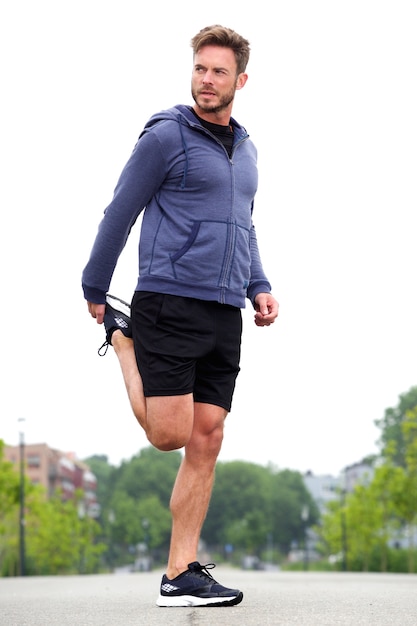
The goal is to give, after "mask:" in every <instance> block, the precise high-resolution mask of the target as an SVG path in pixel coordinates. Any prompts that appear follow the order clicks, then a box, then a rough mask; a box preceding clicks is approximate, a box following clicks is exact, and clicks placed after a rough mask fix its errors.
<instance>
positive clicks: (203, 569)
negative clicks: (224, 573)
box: [191, 563, 217, 582]
mask: <svg viewBox="0 0 417 626" xmlns="http://www.w3.org/2000/svg"><path fill="white" fill-rule="evenodd" d="M215 567H216V565H215V564H214V563H207V564H206V565H199V566H196V565H195V566H193V568H192V570H191V572H192V573H193V574H197V576H201V578H210V580H213V581H214V582H217V581H216V580H214V578H213V576H212V575H211V574H210V572H208V571H207V570H209V569H214V568H215Z"/></svg>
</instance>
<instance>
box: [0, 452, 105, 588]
mask: <svg viewBox="0 0 417 626" xmlns="http://www.w3.org/2000/svg"><path fill="white" fill-rule="evenodd" d="M3 450H4V446H3V442H1V441H0V531H1V532H0V574H1V575H2V576H15V575H17V573H18V571H19V488H20V475H19V473H18V472H17V471H16V469H15V467H14V466H13V464H12V463H8V462H7V461H5V460H4V458H3ZM24 491H25V513H24V518H25V519H24V521H25V533H24V535H25V556H26V563H25V565H26V568H25V569H26V573H27V574H28V575H31V574H49V575H51V574H68V573H80V574H83V573H91V572H96V571H98V567H99V564H100V555H101V553H102V552H103V551H104V549H105V546H104V544H100V543H99V542H98V541H97V535H98V534H99V531H100V527H99V525H98V524H97V522H96V521H94V520H93V519H91V518H89V517H84V518H81V517H80V515H79V508H78V505H79V501H80V499H81V496H82V493H81V492H80V493H78V494H76V495H77V498H76V500H75V501H70V502H62V500H61V497H60V494H59V493H57V494H55V496H54V497H53V498H51V499H47V497H46V494H45V491H44V489H43V488H42V487H40V486H39V485H32V484H31V483H30V481H29V480H28V479H27V478H26V477H25V482H24Z"/></svg>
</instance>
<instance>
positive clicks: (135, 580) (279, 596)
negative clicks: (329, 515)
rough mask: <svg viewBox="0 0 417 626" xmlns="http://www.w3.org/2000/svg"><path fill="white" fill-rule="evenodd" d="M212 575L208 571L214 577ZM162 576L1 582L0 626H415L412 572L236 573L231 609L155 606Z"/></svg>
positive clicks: (224, 576)
mask: <svg viewBox="0 0 417 626" xmlns="http://www.w3.org/2000/svg"><path fill="white" fill-rule="evenodd" d="M213 574H214V572H213ZM161 575H162V572H161V571H153V572H149V573H142V572H138V573H133V574H129V573H124V574H102V575H93V576H53V577H52V576H48V577H27V578H0V624H1V625H2V626H3V625H4V626H38V625H39V626H66V625H69V624H71V626H74V625H76V626H130V625H135V626H138V625H144V626H156V625H158V626H160V625H161V624H163V625H165V624H166V625H168V626H171V625H172V626H176V625H180V624H181V626H200V625H201V626H202V625H209V626H261V625H264V624H267V625H271V626H293V625H297V626H339V625H342V626H344V625H349V626H353V625H354V626H361V625H362V624H363V625H364V626H373V625H375V626H376V625H377V626H388V625H392V624H395V625H396V626H408V625H410V626H411V625H412V626H416V625H417V575H412V574H410V575H408V574H356V573H316V572H280V571H276V572H274V571H270V572H269V571H260V572H252V571H243V570H237V569H236V570H232V569H228V568H223V567H217V568H216V570H215V578H216V579H217V580H219V582H221V583H222V584H224V585H227V586H230V587H234V588H236V587H238V588H240V589H241V590H242V591H243V593H244V598H243V602H242V603H241V604H239V605H238V606H234V607H211V608H209V607H200V608H159V607H157V606H156V604H155V601H156V598H157V595H158V590H159V583H160V578H161Z"/></svg>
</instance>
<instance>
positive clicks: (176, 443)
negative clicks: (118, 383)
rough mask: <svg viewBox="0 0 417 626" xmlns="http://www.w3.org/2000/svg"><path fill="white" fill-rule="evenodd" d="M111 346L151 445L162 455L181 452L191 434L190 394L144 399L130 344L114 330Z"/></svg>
mask: <svg viewBox="0 0 417 626" xmlns="http://www.w3.org/2000/svg"><path fill="white" fill-rule="evenodd" d="M112 345H113V347H114V350H115V353H116V355H117V358H118V359H119V363H120V367H121V370H122V375H123V379H124V382H125V386H126V390H127V394H128V397H129V401H130V404H131V407H132V410H133V413H134V415H135V417H136V419H137V420H138V422H139V424H140V425H141V426H142V428H143V429H144V431H145V433H146V436H147V438H148V440H149V441H150V443H151V444H152V445H153V446H155V448H157V449H158V450H162V451H165V452H167V451H169V450H178V449H179V448H183V447H184V446H185V445H186V444H187V443H188V441H189V439H190V437H191V433H192V430H193V419H194V405H193V400H192V394H185V395H181V396H154V397H151V398H145V396H144V393H143V385H142V379H141V377H140V374H139V370H138V366H137V362H136V355H135V350H134V346H133V340H132V339H130V338H129V337H125V335H123V333H122V332H121V331H120V330H115V331H114V332H113V335H112Z"/></svg>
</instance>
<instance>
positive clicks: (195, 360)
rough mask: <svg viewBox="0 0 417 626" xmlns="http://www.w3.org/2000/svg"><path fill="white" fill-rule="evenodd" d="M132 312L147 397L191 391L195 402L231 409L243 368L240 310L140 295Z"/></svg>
mask: <svg viewBox="0 0 417 626" xmlns="http://www.w3.org/2000/svg"><path fill="white" fill-rule="evenodd" d="M131 314H132V332H133V340H134V345H135V354H136V360H137V363H138V368H139V372H140V375H141V377H142V382H143V388H144V393H145V396H146V397H149V396H178V395H184V394H187V393H192V394H193V395H194V401H195V402H207V403H209V404H215V405H217V406H221V407H223V408H224V409H226V410H227V411H230V408H231V405H232V397H233V392H234V389H235V383H236V377H237V375H238V373H239V370H240V367H239V361H240V345H241V337H242V315H241V310H240V309H239V308H237V307H233V306H229V305H225V304H220V303H218V302H211V301H204V300H197V299H195V298H184V297H182V296H172V295H167V294H163V293H154V292H149V291H136V292H135V294H134V296H133V299H132V309H131Z"/></svg>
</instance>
